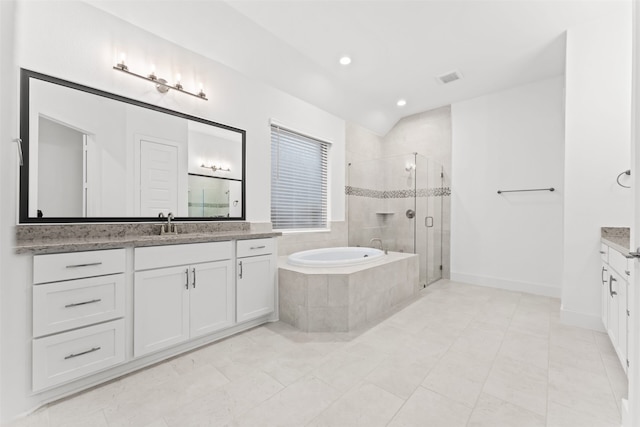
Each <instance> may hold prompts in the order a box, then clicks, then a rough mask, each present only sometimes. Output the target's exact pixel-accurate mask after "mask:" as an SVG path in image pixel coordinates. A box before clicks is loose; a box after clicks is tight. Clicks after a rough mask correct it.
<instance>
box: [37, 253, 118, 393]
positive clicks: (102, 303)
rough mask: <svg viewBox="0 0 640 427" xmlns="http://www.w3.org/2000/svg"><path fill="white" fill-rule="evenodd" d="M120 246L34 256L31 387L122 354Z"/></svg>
mask: <svg viewBox="0 0 640 427" xmlns="http://www.w3.org/2000/svg"><path fill="white" fill-rule="evenodd" d="M124 271H125V252H124V249H112V250H102V251H89V252H78V253H65V254H50V255H36V256H34V260H33V278H34V286H33V316H32V317H33V342H32V349H33V353H32V369H33V375H32V387H33V391H39V390H43V389H47V388H50V387H53V386H56V385H59V384H62V383H66V382H69V381H71V380H75V379H77V378H81V377H84V376H87V375H90V374H92V373H95V372H98V371H101V370H104V369H106V368H109V367H111V366H114V365H117V364H119V363H121V362H123V361H124V359H125V351H124V350H125V338H124V337H125V333H124V332H125V331H124V320H123V317H124V307H125V290H124V274H123V273H124Z"/></svg>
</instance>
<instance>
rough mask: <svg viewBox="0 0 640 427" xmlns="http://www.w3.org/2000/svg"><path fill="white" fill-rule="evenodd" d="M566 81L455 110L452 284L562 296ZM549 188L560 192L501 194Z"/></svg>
mask: <svg viewBox="0 0 640 427" xmlns="http://www.w3.org/2000/svg"><path fill="white" fill-rule="evenodd" d="M563 83H564V81H563V79H562V77H555V78H551V79H547V80H542V81H539V82H535V83H531V84H527V85H524V86H520V87H516V88H513V89H510V90H506V91H502V92H496V93H493V94H490V95H486V96H482V97H479V98H474V99H471V100H468V101H464V102H458V103H455V104H453V105H452V109H451V111H452V123H453V147H452V171H453V175H452V182H451V189H452V194H451V203H452V206H451V278H452V279H453V280H459V281H463V282H467V283H473V284H479V285H490V286H497V287H502V288H506V289H512V290H519V291H526V292H531V293H535V294H540V295H548V296H556V297H558V296H560V287H561V283H562V219H563V217H562V198H563V195H564V194H565V191H564V188H563V159H564V146H563V138H564V128H563V100H562V97H563ZM545 187H546V188H548V187H554V188H555V189H556V191H554V192H548V191H545V192H528V193H510V194H503V195H498V194H497V190H499V189H501V190H509V189H529V188H545Z"/></svg>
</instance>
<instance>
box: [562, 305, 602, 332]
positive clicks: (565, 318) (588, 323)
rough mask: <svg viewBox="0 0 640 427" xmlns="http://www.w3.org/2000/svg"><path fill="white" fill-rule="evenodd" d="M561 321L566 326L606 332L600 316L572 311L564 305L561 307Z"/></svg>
mask: <svg viewBox="0 0 640 427" xmlns="http://www.w3.org/2000/svg"><path fill="white" fill-rule="evenodd" d="M560 321H561V322H562V323H564V324H565V325H570V326H578V327H580V328H585V329H591V330H593V331H598V332H606V331H605V329H604V325H603V324H602V319H601V318H600V316H599V315H597V314H587V313H579V312H577V311H570V310H567V309H566V308H564V306H563V305H562V306H560Z"/></svg>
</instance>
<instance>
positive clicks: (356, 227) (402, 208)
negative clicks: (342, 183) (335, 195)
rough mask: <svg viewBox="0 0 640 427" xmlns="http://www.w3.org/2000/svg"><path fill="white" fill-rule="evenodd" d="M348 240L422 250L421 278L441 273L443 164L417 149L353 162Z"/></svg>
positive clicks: (425, 281)
mask: <svg viewBox="0 0 640 427" xmlns="http://www.w3.org/2000/svg"><path fill="white" fill-rule="evenodd" d="M348 170H349V173H348V181H347V191H346V193H347V209H348V223H349V246H369V247H379V246H380V244H379V242H378V241H377V240H375V239H381V240H382V247H383V248H384V249H388V250H389V251H395V252H408V253H415V254H418V257H419V265H420V284H421V285H423V286H426V285H429V284H431V283H433V282H435V281H436V280H439V279H441V278H442V219H443V214H442V208H443V168H442V165H440V164H438V163H437V162H435V161H434V160H432V159H429V158H427V157H425V156H422V155H420V154H417V153H411V154H403V155H397V156H389V157H384V158H378V159H371V160H363V161H357V162H352V163H349V165H348Z"/></svg>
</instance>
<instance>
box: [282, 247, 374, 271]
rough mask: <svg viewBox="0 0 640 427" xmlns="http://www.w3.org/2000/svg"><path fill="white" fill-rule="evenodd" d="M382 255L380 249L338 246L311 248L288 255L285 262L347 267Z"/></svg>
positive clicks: (313, 265) (310, 265)
mask: <svg viewBox="0 0 640 427" xmlns="http://www.w3.org/2000/svg"><path fill="white" fill-rule="evenodd" d="M382 257H384V252H383V251H381V250H380V249H374V248H363V247H340V248H323V249H312V250H310V251H302V252H296V253H294V254H291V255H289V257H288V259H287V262H288V263H289V264H291V265H297V266H300V267H348V266H351V265H358V264H366V263H369V262H373V261H377V260H379V259H380V258H382Z"/></svg>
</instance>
